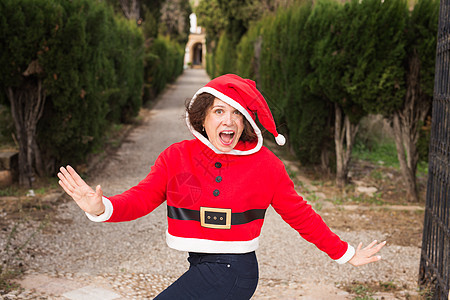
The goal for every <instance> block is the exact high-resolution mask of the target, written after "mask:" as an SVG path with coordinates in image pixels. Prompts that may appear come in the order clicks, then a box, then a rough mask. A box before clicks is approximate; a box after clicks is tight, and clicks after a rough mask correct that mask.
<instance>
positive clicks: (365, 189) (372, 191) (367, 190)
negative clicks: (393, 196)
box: [356, 186, 378, 197]
mask: <svg viewBox="0 0 450 300" xmlns="http://www.w3.org/2000/svg"><path fill="white" fill-rule="evenodd" d="M377 191H378V189H377V188H376V187H365V186H358V187H357V188H356V192H357V193H359V194H366V195H367V196H369V197H373V194H375V193H376V192H377Z"/></svg>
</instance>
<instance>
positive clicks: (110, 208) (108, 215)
mask: <svg viewBox="0 0 450 300" xmlns="http://www.w3.org/2000/svg"><path fill="white" fill-rule="evenodd" d="M102 201H103V204H104V205H105V212H104V213H102V214H101V215H99V216H95V215H91V214H88V213H86V216H87V217H88V218H89V220H91V221H93V222H105V221H108V220H109V218H111V216H112V214H113V206H112V203H111V201H110V200H109V199H108V198H106V197H102Z"/></svg>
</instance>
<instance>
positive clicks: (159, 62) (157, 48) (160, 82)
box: [144, 36, 184, 102]
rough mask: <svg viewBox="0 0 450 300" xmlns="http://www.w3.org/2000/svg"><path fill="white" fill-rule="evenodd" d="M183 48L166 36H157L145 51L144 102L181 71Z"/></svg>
mask: <svg viewBox="0 0 450 300" xmlns="http://www.w3.org/2000/svg"><path fill="white" fill-rule="evenodd" d="M183 61H184V49H183V48H182V47H181V45H180V44H179V43H177V42H174V41H172V40H170V38H168V37H163V36H159V37H158V38H157V39H155V40H154V41H153V43H152V44H151V46H150V47H148V48H147V49H146V53H145V91H144V102H147V101H151V100H153V99H154V98H155V97H156V95H157V94H159V93H160V92H161V91H162V90H164V88H165V86H166V85H167V84H168V83H170V82H173V81H174V80H175V79H176V78H177V77H178V76H179V75H180V74H181V73H182V72H183Z"/></svg>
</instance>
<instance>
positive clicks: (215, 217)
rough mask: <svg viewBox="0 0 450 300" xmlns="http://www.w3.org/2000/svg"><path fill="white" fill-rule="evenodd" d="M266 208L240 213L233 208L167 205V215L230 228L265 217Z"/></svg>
mask: <svg viewBox="0 0 450 300" xmlns="http://www.w3.org/2000/svg"><path fill="white" fill-rule="evenodd" d="M265 214H266V210H265V209H250V210H247V211H244V212H240V213H232V212H231V208H213V207H200V210H193V209H187V208H179V207H174V206H169V205H167V215H168V217H169V218H171V219H175V220H184V221H197V222H200V225H201V226H203V227H207V228H215V229H230V228H231V225H242V224H247V223H249V222H251V221H254V220H258V219H264V215H265Z"/></svg>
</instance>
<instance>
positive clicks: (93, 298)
mask: <svg viewBox="0 0 450 300" xmlns="http://www.w3.org/2000/svg"><path fill="white" fill-rule="evenodd" d="M63 296H64V297H66V298H68V299H71V300H85V299H90V300H97V299H98V300H113V299H119V298H121V296H120V295H118V294H116V293H114V292H112V291H109V290H106V289H103V288H99V287H95V286H86V287H83V288H81V289H78V290H74V291H70V292H67V293H64V294H63Z"/></svg>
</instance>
